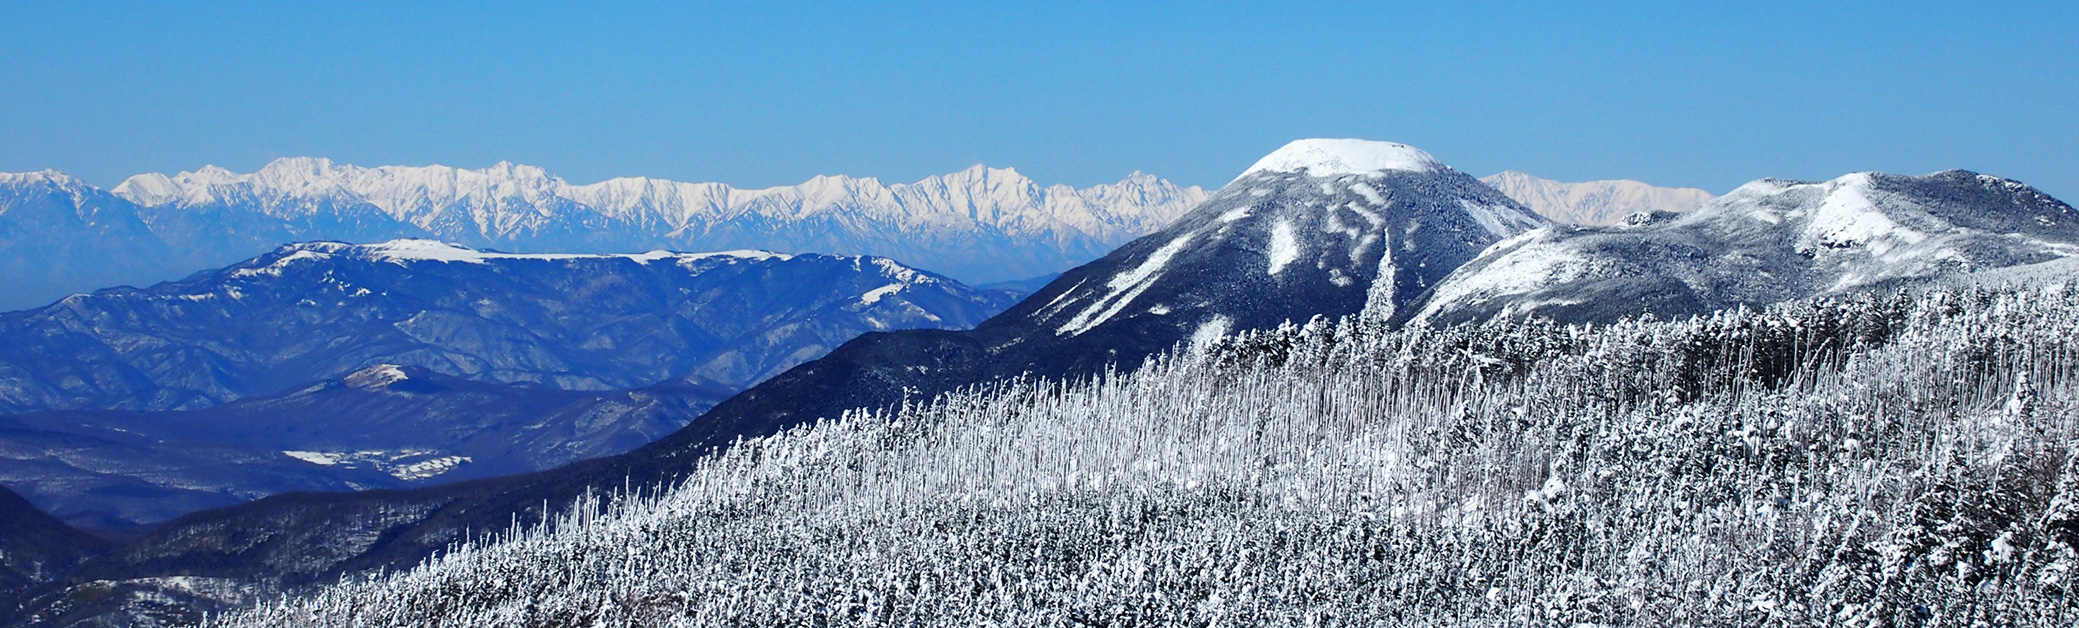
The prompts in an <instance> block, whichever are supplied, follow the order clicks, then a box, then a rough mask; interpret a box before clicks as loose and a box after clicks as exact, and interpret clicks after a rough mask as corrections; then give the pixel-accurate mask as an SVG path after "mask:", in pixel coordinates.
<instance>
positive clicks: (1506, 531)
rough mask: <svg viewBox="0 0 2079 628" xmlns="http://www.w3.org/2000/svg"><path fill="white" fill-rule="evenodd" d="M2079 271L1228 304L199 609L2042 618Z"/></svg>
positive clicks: (1131, 619)
mask: <svg viewBox="0 0 2079 628" xmlns="http://www.w3.org/2000/svg"><path fill="white" fill-rule="evenodd" d="M2075 378H2079V290H2067V289H2063V288H2062V287H2060V288H2059V289H2056V290H2043V291H2034V290H2023V291H1997V290H1960V291H1956V292H1947V293H1935V294H1933V295H1931V296H1927V297H1924V298H1922V297H1885V298H1870V299H1864V300H1858V301H1846V302H1819V303H1814V304H1794V305H1787V306H1781V307H1777V308H1772V309H1769V310H1767V311H1760V312H1744V313H1737V314H1724V315H1719V316H1715V317H1711V318H1699V319H1692V320H1689V321H1683V322H1660V323H1638V322H1626V323H1620V324H1617V325H1613V326H1607V327H1601V328H1597V329H1594V330H1589V329H1585V328H1574V327H1559V326H1555V325H1551V324H1549V323H1542V322H1536V321H1532V322H1518V323H1494V324H1489V325H1486V326H1479V327H1453V328H1447V329H1441V330H1416V331H1402V332H1389V331H1385V330H1383V328H1381V327H1377V326H1373V325H1369V324H1362V323H1354V322H1344V323H1340V324H1329V325H1318V326H1309V327H1305V328H1292V327H1287V328H1283V329H1278V330H1271V331H1266V332H1257V333H1250V334H1244V335H1242V336H1240V337H1236V338H1230V339H1228V340H1226V341H1222V342H1219V343H1216V346H1210V347H1206V348H1205V350H1204V351H1202V352H1192V353H1188V354H1185V355H1183V356H1180V357H1177V358H1173V359H1168V360H1158V361H1156V362H1154V363H1152V364H1151V365H1150V366H1148V367H1146V368H1144V369H1143V370H1141V371H1139V372H1137V373H1136V374H1133V375H1106V376H1102V377H1099V378H1097V379H1095V380H1094V381H1090V382H1085V383H1079V384H1072V385H1061V384H1046V383H1040V384H1034V383H1024V382H1020V383H1010V384H1004V385H999V386H995V387H991V388H986V389H981V390H974V391H969V392H965V393H959V394H953V395H949V396H946V397H944V398H941V399H940V400H938V401H936V402H934V403H931V404H927V405H924V406H919V407H910V408H908V409H905V410H901V411H895V412H878V413H851V414H848V415H847V417H845V418H844V419H842V420H837V421H828V422H824V423H821V424H819V425H816V426H812V427H804V428H798V429H794V430H791V431H788V432H786V433H784V434H782V435H780V436H776V437H773V438H768V439H762V440H757V441H750V442H746V443H744V444H741V445H739V446H737V447H735V448H734V449H732V450H730V451H729V452H727V453H725V454H722V455H720V456H717V457H714V458H710V459H707V460H705V461H704V462H702V463H701V464H700V465H699V468H698V469H697V470H696V471H694V472H693V473H691V474H690V475H689V476H688V477H687V478H686V480H685V481H684V483H683V484H681V485H679V486H677V487H675V488H673V489H671V490H668V491H663V492H662V493H661V494H660V493H658V492H655V491H651V492H643V493H641V494H639V495H636V496H622V497H619V498H617V499H604V500H602V499H588V500H585V501H583V502H581V503H580V504H577V505H576V506H575V507H573V508H572V509H570V510H569V511H568V513H567V514H565V515H563V516H561V517H560V518H558V519H556V520H555V521H551V522H548V523H546V524H545V525H542V526H525V527H515V528H514V529H513V530H510V531H508V532H506V533H505V534H504V535H502V538H501V539H499V540H496V541H493V542H486V543H481V544H475V545H467V546H458V547H456V548H454V549H453V551H451V552H450V553H448V554H447V555H445V556H442V557H439V558H437V559H435V560H432V561H430V562H429V563H428V564H426V565H425V566H422V567H420V568H417V569H414V570H411V571H409V572H404V573H397V574H389V575H383V576H375V577H364V578H359V579H352V580H349V581H347V582H344V583H342V584H341V585H339V586H335V587H329V588H326V589H323V590H320V591H318V592H316V593H315V594H313V595H308V596H303V597H295V598H286V599H283V600H281V601H277V602H270V603H266V604H264V605H263V606H261V607H259V608H257V609H252V610H248V611H244V612H241V613H236V614H232V615H227V616H224V617H219V618H216V619H215V620H213V621H212V623H213V624H215V625H226V626H232V625H239V626H245V625H250V626H262V625H289V624H294V625H310V626H349V625H428V626H432V625H451V626H520V625H597V626H635V625H687V626H700V625H742V624H768V625H770V624H790V625H869V624H872V625H886V624H896V625H980V624H993V625H1033V626H1055V625H1061V626H1066V625H1083V624H1101V625H1117V624H1137V625H1184V624H1190V625H1209V624H1226V625H1261V624H1305V625H1392V626H1439V625H1452V626H1493V625H1559V626H1567V625H1583V624H1588V625H1767V626H1775V625H1784V626H1788V625H1814V624H1821V625H1857V626H1860V625H1874V624H1884V623H1889V624H1897V623H1906V622H1911V623H1916V624H1918V623H1926V622H1933V623H1935V624H1940V625H1972V624H1974V623H1982V624H1985V625H2004V626H2051V625H2065V624H2066V622H2067V621H2068V620H2069V618H2070V617H2071V613H2072V612H2073V610H2074V609H2072V608H2071V606H2070V604H2071V602H2069V601H2067V600H2068V599H2069V598H2066V597H2064V596H2063V592H2065V591H2069V590H2070V587H2071V586H2073V585H2074V584H2079V580H2075V578H2074V571H2075V570H2079V534H2074V533H2073V532H2072V531H2073V530H2079V457H2075V456H2074V455H2073V453H2072V450H2073V447H2072V445H2073V440H2074V438H2075V437H2079V379H2075Z"/></svg>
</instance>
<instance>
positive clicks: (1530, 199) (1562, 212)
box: [1480, 170, 1714, 225]
mask: <svg viewBox="0 0 2079 628" xmlns="http://www.w3.org/2000/svg"><path fill="white" fill-rule="evenodd" d="M1480 182H1482V183H1486V184H1488V185H1491V186H1494V189H1497V190H1501V192H1502V193H1503V194H1507V195H1509V198H1513V199H1516V202H1519V203H1523V204H1524V206H1526V207H1529V208H1530V209H1531V211H1535V212H1537V213H1538V215H1540V216H1544V217H1545V218H1547V219H1550V220H1551V221H1553V222H1556V223H1561V224H1572V225H1610V224H1615V223H1617V222H1619V221H1622V220H1624V218H1625V217H1626V216H1630V215H1632V214H1636V213H1640V212H1655V211H1666V212H1686V211H1691V210H1694V209H1696V208H1698V207H1702V206H1703V204H1704V203H1707V202H1710V200H1711V199H1712V198H1714V197H1713V196H1712V195H1711V193H1710V192H1706V191H1704V190H1699V189H1696V188H1667V187H1659V186H1655V185H1651V184H1648V183H1643V182H1639V181H1632V180H1629V179H1611V180H1602V181H1581V182H1577V183H1568V182H1562V181H1554V180H1551V179H1543V178H1539V177H1534V176H1531V175H1527V174H1523V173H1521V172H1516V171H1513V170H1510V171H1503V172H1498V173H1495V174H1491V175H1487V176H1484V177H1480Z"/></svg>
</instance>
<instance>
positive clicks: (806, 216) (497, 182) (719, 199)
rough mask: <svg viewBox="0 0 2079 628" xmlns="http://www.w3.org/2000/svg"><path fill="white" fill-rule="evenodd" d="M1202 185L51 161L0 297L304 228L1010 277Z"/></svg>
mask: <svg viewBox="0 0 2079 628" xmlns="http://www.w3.org/2000/svg"><path fill="white" fill-rule="evenodd" d="M1205 196H1206V192H1205V191H1204V190H1202V189H1200V188H1197V187H1185V186H1177V185H1174V184H1172V183H1169V182H1167V181H1164V180H1162V179H1159V178H1156V177H1154V176H1151V175H1147V174H1143V173H1139V172H1136V173H1133V174H1131V175H1129V176H1127V177H1126V178H1125V179H1123V180H1121V181H1120V182H1118V183H1115V184H1108V185H1097V186H1091V187H1088V188H1081V189H1077V188H1072V187H1069V186H1065V185H1051V186H1041V185H1039V184H1037V183H1035V182H1033V181H1032V180H1031V179H1028V178H1026V177H1025V176H1024V175H1021V174H1019V173H1018V172H1017V171H1016V170H1011V169H996V168H987V167H983V166H975V167H972V168H969V169H967V170H963V171H960V172H955V173H950V174H945V175H936V176H932V177H927V178H925V179H923V180H921V181H918V182H915V183H895V184H884V183H882V182H880V181H879V180H876V179H872V178H853V177H844V176H821V177H816V178H814V179H811V180H809V181H807V182H805V183H802V184H799V185H793V186H781V187H774V188H766V189H758V190H746V189H737V188H733V187H730V186H728V185H725V184H720V183H687V182H680V181H670V180H664V179H649V178H619V179H610V180H607V181H603V182H599V183H593V184H587V185H576V184H572V183H569V182H567V181H565V180H563V179H560V178H557V177H554V176H551V175H549V174H548V173H546V172H545V171H543V170H542V169H540V168H536V167H532V166H522V165H516V164H511V163H504V162H501V163H499V164H497V165H495V166H492V167H490V168H483V169H463V168H453V167H447V166H384V167H378V168H365V167H359V166H350V165H343V164H335V163H333V162H331V161H330V160H326V159H321V158H286V159H280V160H277V161H275V162H273V163H270V164H268V165H267V166H265V167H263V168H261V169H260V170H259V171H257V172H253V173H247V174H240V173H233V172H230V171H228V170H225V169H222V168H217V167H206V168H202V169H199V170H196V171H193V172H183V173H179V174H176V175H171V176H168V175H164V174H157V173H153V174H144V175H138V176H135V177H131V178H130V179H128V180H126V181H124V182H123V183H121V184H119V185H117V186H115V187H114V188H112V189H110V190H101V189H99V188H94V187H93V186H89V185H86V184H84V183H82V182H79V181H78V180H76V179H72V178H70V177H66V176H64V175H62V174H58V173H53V172H44V173H29V174H11V175H0V271H6V272H7V273H8V274H7V275H6V276H5V279H6V280H7V281H8V282H9V283H12V284H15V285H18V286H20V289H19V290H14V291H9V293H8V294H0V308H7V309H13V308H23V307H31V306H36V305H43V304H46V303H49V302H50V301H52V300H55V299H57V298H59V297H62V296H64V295H66V294H71V293H76V292H85V291H89V290H93V289H97V288H103V287H109V286H114V285H145V284H149V283H152V282H157V281H164V280H171V279H176V278H178V277H180V276H181V275H184V274H187V273H190V272H195V271H199V270H203V269H208V268H215V267H219V266H223V265H225V264H230V263H233V262H236V261H238V260H243V259H246V258H249V257H251V256H253V255H258V254H260V253H263V252H266V251H268V250H271V249H273V248H274V247H277V246H280V245H282V244H284V243H289V242H304V241H312V240H338V241H345V242H355V243H374V242H382V241H387V240H393V239H399V238H428V239H438V240H442V241H447V242H454V243H458V244H462V245H465V246H471V247H476V248H492V249H499V250H506V251H517V252H555V253H625V252H630V251H647V250H653V249H668V250H681V251H685V250H699V251H718V250H733V249H760V250H770V251H778V252H785V253H828V254H844V255H875V256H880V257H889V258H893V259H897V260H900V261H902V262H903V263H905V264H909V265H912V266H918V267H922V268H928V269H932V270H934V271H938V272H943V273H946V274H948V275H950V276H954V277H957V278H959V279H961V280H963V281H967V282H970V283H986V282H997V281H1009V280H1019V279H1026V278H1030V277H1036V276H1040V275H1045V274H1048V273H1053V272H1059V271H1062V270H1065V269H1067V268H1068V267H1070V266H1074V265H1075V264H1078V263H1082V262H1084V261H1088V260H1091V259H1095V258H1096V257H1097V256H1099V255H1103V254H1104V253H1105V252H1107V251H1110V250H1111V249H1113V248H1115V247H1117V246H1118V245H1119V244H1123V243H1125V242H1126V241H1128V240H1131V239H1133V238H1135V237H1138V236H1140V235H1141V234H1145V233H1148V232H1150V231H1153V230H1155V229H1157V228H1160V227H1161V226H1163V225H1166V224H1168V222H1169V221H1170V220H1173V219H1174V218H1176V217H1177V216H1179V215H1182V214H1183V213H1184V212H1185V211H1187V210H1189V209H1190V208H1191V207H1194V206H1196V205H1197V204H1198V203H1199V202H1201V201H1203V200H1204V198H1205ZM23 207H30V208H32V209H33V211H24V210H22V209H21V208H23ZM53 217H62V218H64V220H63V221H60V222H62V223H63V224H62V225H61V226H62V227H63V228H52V227H51V226H50V225H51V224H53V220H54V219H55V218H53ZM53 250H56V251H57V252H59V253H62V252H65V251H78V252H81V253H78V254H74V255H69V256H67V255H57V254H54V253H53ZM52 259H57V260H59V261H61V262H65V261H67V260H69V261H70V263H59V264H49V263H48V262H49V261H50V260H52ZM39 268H40V269H41V271H40V272H38V269H39Z"/></svg>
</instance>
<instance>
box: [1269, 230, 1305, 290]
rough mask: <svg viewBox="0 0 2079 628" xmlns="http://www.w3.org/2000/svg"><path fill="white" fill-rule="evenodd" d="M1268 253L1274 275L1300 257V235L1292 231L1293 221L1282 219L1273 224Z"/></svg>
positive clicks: (1272, 274) (1271, 271) (1271, 272)
mask: <svg viewBox="0 0 2079 628" xmlns="http://www.w3.org/2000/svg"><path fill="white" fill-rule="evenodd" d="M1268 255H1269V257H1270V274H1271V276H1273V277H1276V276H1277V275H1278V271H1281V270H1285V267H1286V266H1287V265H1290V264H1291V263H1292V262H1293V261H1294V260H1298V259H1299V236H1297V235H1295V234H1294V233H1293V232H1292V223H1291V222H1288V221H1284V220H1280V221H1278V222H1277V224H1274V225H1271V239H1270V252H1269V254H1268Z"/></svg>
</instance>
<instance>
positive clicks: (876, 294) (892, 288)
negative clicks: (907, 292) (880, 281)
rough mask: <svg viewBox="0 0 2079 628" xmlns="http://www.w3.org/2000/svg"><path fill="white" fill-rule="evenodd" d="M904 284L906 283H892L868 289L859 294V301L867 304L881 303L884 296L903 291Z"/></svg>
mask: <svg viewBox="0 0 2079 628" xmlns="http://www.w3.org/2000/svg"><path fill="white" fill-rule="evenodd" d="M904 285H905V284H899V283H891V284H888V285H885V286H881V287H879V288H874V289H872V290H868V291H866V294H862V295H859V302H860V303H864V304H867V305H873V304H875V303H880V302H881V298H882V297H886V296H888V295H891V294H895V293H897V292H901V291H902V289H903V286H904Z"/></svg>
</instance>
